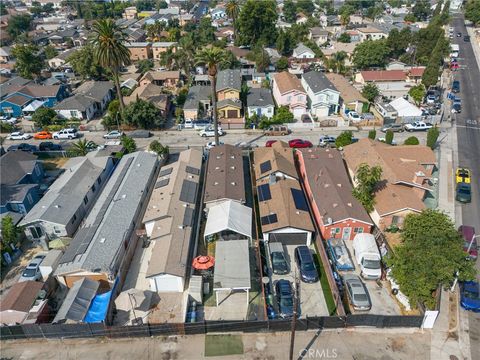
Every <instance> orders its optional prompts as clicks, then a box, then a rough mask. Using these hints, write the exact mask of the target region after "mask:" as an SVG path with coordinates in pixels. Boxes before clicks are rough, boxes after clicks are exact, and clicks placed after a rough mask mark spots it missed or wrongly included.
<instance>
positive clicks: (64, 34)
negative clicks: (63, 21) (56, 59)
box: [48, 28, 79, 46]
mask: <svg viewBox="0 0 480 360" xmlns="http://www.w3.org/2000/svg"><path fill="white" fill-rule="evenodd" d="M78 36H79V32H78V30H77V29H74V28H73V29H64V30H57V31H55V32H54V33H53V34H50V35H49V36H48V41H49V42H50V44H52V45H54V46H65V45H66V44H67V43H68V42H70V41H71V42H73V40H74V39H76V38H78Z"/></svg>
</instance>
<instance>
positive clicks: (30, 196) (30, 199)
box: [27, 194, 33, 204]
mask: <svg viewBox="0 0 480 360" xmlns="http://www.w3.org/2000/svg"><path fill="white" fill-rule="evenodd" d="M27 201H28V203H29V204H33V198H32V194H27Z"/></svg>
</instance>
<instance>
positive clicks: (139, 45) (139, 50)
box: [125, 42, 153, 61]
mask: <svg viewBox="0 0 480 360" xmlns="http://www.w3.org/2000/svg"><path fill="white" fill-rule="evenodd" d="M125 46H126V47H127V48H128V50H130V60H132V61H137V60H145V59H151V58H152V56H153V55H152V43H150V42H131V43H127V44H125Z"/></svg>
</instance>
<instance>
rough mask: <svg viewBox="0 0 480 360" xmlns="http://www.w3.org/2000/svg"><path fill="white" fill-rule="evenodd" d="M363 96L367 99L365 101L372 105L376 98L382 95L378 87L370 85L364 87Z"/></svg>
mask: <svg viewBox="0 0 480 360" xmlns="http://www.w3.org/2000/svg"><path fill="white" fill-rule="evenodd" d="M362 95H363V96H364V97H365V99H367V100H368V101H369V102H371V103H372V102H373V101H374V100H375V98H376V97H377V96H378V95H380V90H378V87H377V85H375V84H372V83H368V84H366V85H365V86H364V87H363V89H362Z"/></svg>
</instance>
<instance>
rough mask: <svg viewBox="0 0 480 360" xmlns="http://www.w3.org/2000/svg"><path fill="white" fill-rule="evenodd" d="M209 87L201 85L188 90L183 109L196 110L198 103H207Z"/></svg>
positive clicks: (209, 92)
mask: <svg viewBox="0 0 480 360" xmlns="http://www.w3.org/2000/svg"><path fill="white" fill-rule="evenodd" d="M211 93H212V92H211V87H210V86H203V85H195V86H192V87H191V88H190V90H188V94H187V100H186V101H185V104H184V105H183V108H184V109H188V110H197V109H198V104H199V102H200V101H207V100H209V99H210V96H211Z"/></svg>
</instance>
